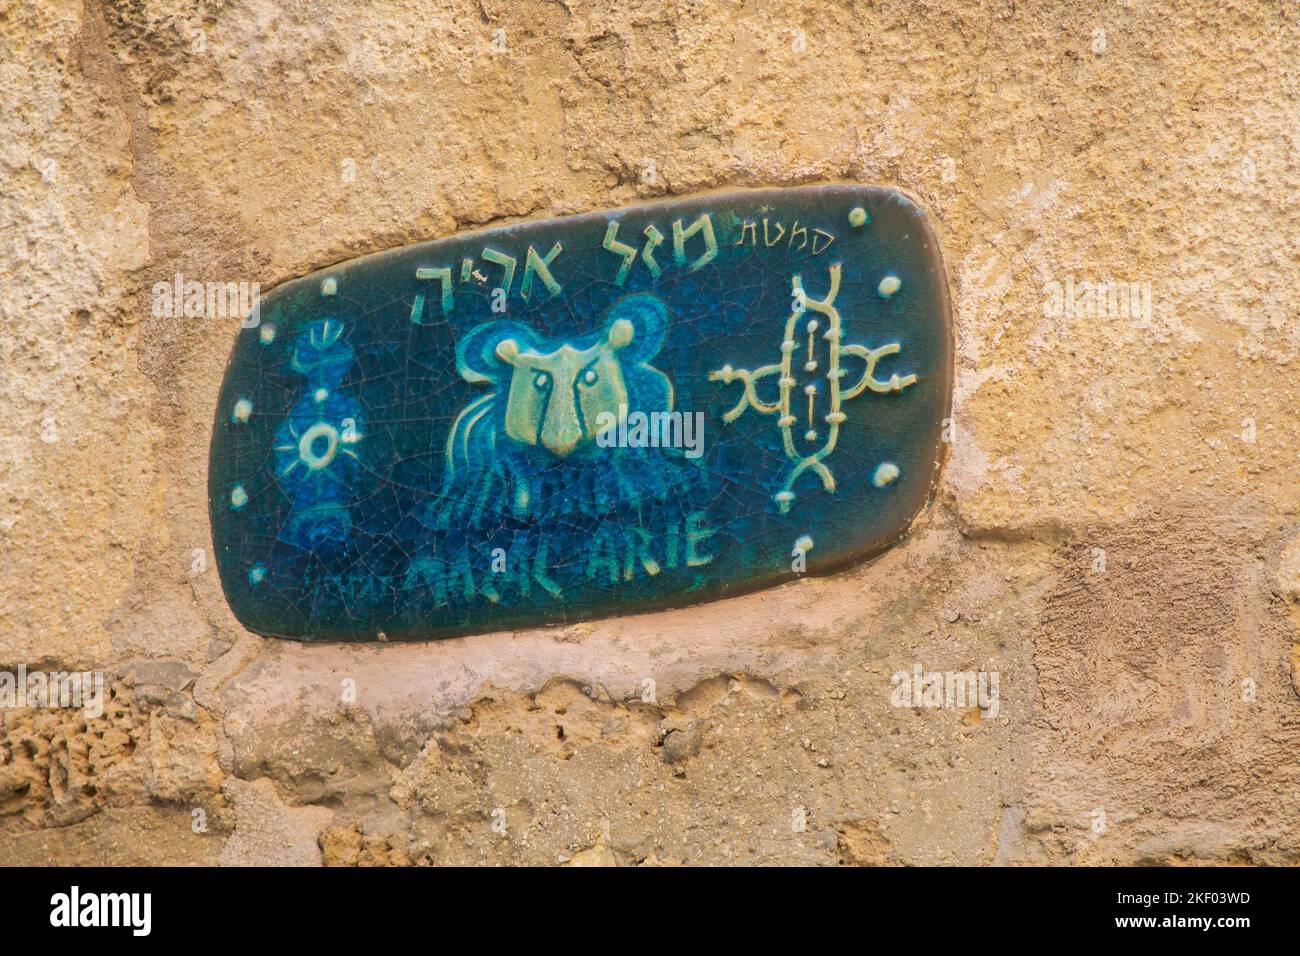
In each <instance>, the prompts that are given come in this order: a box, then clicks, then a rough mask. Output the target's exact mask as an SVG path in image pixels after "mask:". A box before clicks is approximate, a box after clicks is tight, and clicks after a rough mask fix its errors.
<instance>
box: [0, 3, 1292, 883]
mask: <svg viewBox="0 0 1300 956" xmlns="http://www.w3.org/2000/svg"><path fill="white" fill-rule="evenodd" d="M501 30H503V31H505V32H504V34H499V33H496V31H501ZM796 31H802V33H798V32H796ZM1098 31H1104V36H1103V35H1102V34H1101V33H1099V32H1098ZM494 36H495V38H496V41H497V45H498V46H500V43H501V40H502V39H504V42H505V51H504V52H496V53H494V52H493V42H494ZM801 39H802V42H803V43H806V48H804V49H802V50H801V49H799V48H800V46H801ZM1297 49H1300V10H1297V8H1296V7H1295V6H1294V5H1290V4H1277V3H1272V2H1266V0H1258V2H1256V0H1229V2H1226V3H1223V4H1217V5H1211V4H1181V3H1179V4H1175V3H1155V2H1151V0H1130V2H1127V3H1125V4H1122V5H1121V4H1113V3H1100V2H1088V0H1085V2H1071V3H1065V2H1060V3H1039V4H1016V3H1014V2H1008V3H1002V4H984V5H975V4H950V3H943V4H940V3H927V2H920V3H904V2H901V0H900V2H886V3H873V4H849V3H838V4H807V5H799V4H796V3H792V2H787V0H765V2H754V0H744V2H732V3H728V2H719V3H684V2H682V3H679V2H667V3H663V2H658V0H655V2H648V0H647V2H640V3H637V2H630V3H624V2H615V3H601V4H596V3H591V4H584V3H578V2H573V0H568V2H555V3H545V2H534V0H521V2H518V3H506V2H497V0H482V2H478V3H451V4H438V5H433V4H428V3H423V2H421V3H417V2H414V0H406V2H404V0H381V2H378V3H374V4H367V5H361V6H357V5H353V4H325V3H322V2H320V0H286V2H275V0H223V2H200V3H199V4H198V5H197V6H196V5H194V4H193V3H185V4H182V3H179V2H174V0H144V2H139V0H134V2H120V3H118V2H107V0H88V2H86V3H84V4H83V3H80V2H76V0H38V2H34V3H33V2H28V0H0V91H2V92H0V101H2V102H3V105H4V107H5V108H4V109H3V110H2V111H0V177H2V181H3V189H0V236H3V241H0V273H2V274H3V276H4V280H5V281H4V282H3V283H0V406H2V407H3V411H4V415H3V424H0V445H2V448H0V552H2V553H3V558H2V559H0V668H9V669H13V668H16V667H17V666H18V665H20V664H26V665H28V666H31V667H36V666H45V667H48V668H51V669H52V668H85V667H94V668H98V669H101V670H103V671H104V673H105V676H106V683H107V684H108V686H110V687H112V689H113V697H112V699H111V701H110V703H109V706H108V707H107V708H106V710H105V713H104V715H103V716H102V717H100V718H97V719H94V720H87V719H83V718H82V716H81V715H80V714H79V713H78V712H67V711H34V712H33V711H13V710H11V711H3V712H0V863H45V862H59V863H73V862H84V861H88V860H94V861H103V862H158V863H171V862H201V863H216V862H222V863H228V864H236V863H260V862H282V863H306V864H315V863H321V862H324V863H327V864H345V865H406V864H414V865H421V864H438V863H478V862H487V863H537V864H560V863H568V864H573V865H593V864H594V865H607V864H620V865H634V864H641V865H672V864H676V863H742V862H785V863H810V864H824V865H836V864H851V865H861V864H866V865H878V864H918V863H998V864H1018V863H1042V862H1068V863H1089V864H1091V863H1124V862H1161V863H1168V862H1193V863H1206V862H1256V863H1275V864H1281V863H1290V864H1294V863H1297V862H1300V769H1298V766H1297V764H1298V762H1297V760H1296V754H1297V752H1300V515H1298V510H1300V482H1297V480H1296V478H1297V473H1298V472H1300V433H1297V429H1296V414H1295V409H1296V407H1297V404H1298V403H1300V377H1298V376H1297V363H1298V362H1300V308H1298V307H1297V304H1296V301H1295V277H1296V275H1297V274H1300V208H1298V207H1300V165H1298V163H1297V147H1298V146H1300V68H1298V67H1297V65H1296V64H1297V58H1296V51H1297ZM352 171H355V176H353V175H351V173H352ZM834 180H851V181H858V182H865V183H883V184H891V185H896V186H899V187H901V188H903V189H905V190H908V191H909V192H910V193H912V194H913V195H914V196H915V197H916V198H917V199H918V201H919V202H921V203H922V205H923V206H924V207H925V208H926V209H927V210H929V212H930V214H931V215H932V216H933V218H934V221H935V224H936V228H937V229H938V232H939V235H940V238H941V241H942V243H943V245H944V249H945V254H946V257H947V263H948V269H949V275H950V280H951V283H952V288H953V292H954V298H955V302H956V320H957V326H958V329H957V336H958V337H957V347H958V369H957V373H958V374H957V382H958V384H957V390H956V396H955V402H956V405H955V407H956V420H957V422H956V424H957V427H956V434H955V441H954V442H953V447H952V451H951V459H950V461H949V463H948V466H947V470H946V472H945V479H944V485H943V488H942V491H941V494H940V495H939V496H938V498H937V499H936V501H935V502H934V503H933V505H932V506H931V507H930V508H928V509H927V511H926V512H925V513H923V515H922V516H921V517H920V518H919V519H918V521H917V523H916V525H915V527H914V528H913V531H912V534H911V536H910V537H909V539H908V540H907V541H906V542H904V543H903V544H902V545H901V546H899V547H898V548H896V549H895V550H893V551H891V552H889V553H887V554H886V555H884V556H883V557H881V558H879V559H878V560H876V561H874V562H872V563H870V564H868V565H864V566H861V567H858V568H856V569H853V570H851V571H848V572H845V573H842V574H839V575H836V576H833V577H830V578H825V579H819V580H805V581H802V582H800V583H798V584H795V585H792V586H789V587H784V588H780V589H777V590H775V591H770V592H766V593H761V594H756V595H751V596H748V597H745V598H739V599H735V600H730V601H726V602H721V603H718V604H713V605H708V606H704V607H699V608H691V609H683V610H678V611H671V612H666V613H662V614H654V615H644V616H631V617H625V618H613V619H608V620H604V621H599V622H594V623H591V624H584V625H580V626H575V627H570V628H562V629H544V630H535V631H521V632H517V633H511V634H494V635H482V636H477V637H469V638H465V639H460V640H453V641H448V642H445V643H441V644H435V645H424V646H384V645H376V646H371V647H363V648H351V647H339V646H325V647H303V646H300V645H296V644H292V643H286V642H279V641H274V640H263V639H261V638H257V637H255V636H253V635H251V634H248V633H246V632H243V631H242V629H240V628H239V626H238V625H237V623H236V622H235V621H234V619H233V617H232V616H231V615H230V613H229V611H228V609H227V608H226V606H225V602H224V599H223V598H222V596H221V593H220V589H219V586H218V584H217V581H216V576H215V574H214V570H213V568H212V564H211V555H210V554H208V553H207V551H208V550H209V549H210V544H209V542H210V537H209V532H208V524H207V511H206V502H205V494H204V489H205V475H206V464H207V462H206V455H207V448H208V437H209V429H210V423H211V418H212V405H213V402H214V400H215V396H216V392H217V388H218V385H219V383H220V379H221V375H222V372H223V370H224V366H225V361H226V357H227V355H228V353H229V349H230V345H231V343H232V341H233V338H234V336H235V334H236V326H235V323H233V322H231V321H229V320H225V321H222V320H217V319H180V318H156V317H154V316H153V315H152V314H151V309H150V304H151V293H150V290H151V288H152V285H153V284H154V283H155V282H160V281H169V280H170V279H171V277H172V276H173V275H174V274H175V273H176V272H181V273H183V274H184V275H185V276H186V277H187V278H192V279H198V280H199V281H239V280H248V281H258V282H261V283H262V286H263V288H270V287H271V286H272V285H274V284H275V283H278V282H280V281H283V280H285V279H287V278H290V277H293V276H295V275H299V274H301V273H304V272H306V271H309V270H311V269H315V268H319V267H321V266H324V265H327V264H329V263H332V262H335V261H337V260H339V259H342V258H347V257H351V256H354V255H359V254H361V253H365V252H369V251H373V250H378V249H384V248H388V247H390V246H393V245H397V244H402V243H406V242H410V241H414V240H418V239H424V238H430V237H435V236H442V235H447V234H450V233H451V232H453V231H455V230H457V229H460V228H466V227H470V226H473V225H476V224H482V223H498V222H506V221H510V220H512V219H517V218H519V217H525V216H542V215H553V214H561V213H567V212H576V211H583V210H589V209H594V208H600V207H608V206H613V205H617V204H620V203H625V202H628V201H632V200H634V199H637V198H642V197H653V196H660V195H669V194H681V193H686V192H691V191H695V190H702V189H708V188H714V187H723V186H735V185H774V184H775V185H779V184H790V183H803V182H819V181H834ZM1071 275H1073V276H1074V277H1075V278H1076V280H1077V281H1085V280H1087V281H1099V280H1103V281H1104V280H1117V281H1118V280H1122V281H1126V282H1146V283H1150V287H1151V293H1152V305H1153V308H1152V314H1151V317H1150V321H1149V322H1147V321H1143V320H1141V319H1140V317H1139V318H1137V319H1135V318H1131V317H1129V316H1127V315H1118V316H1116V315H1107V316H1104V317H1087V318H1083V317H1066V316H1064V315H1058V316H1052V315H1051V314H1050V310H1048V309H1045V307H1044V301H1045V299H1046V294H1045V291H1044V290H1045V288H1046V286H1047V284H1048V283H1051V282H1062V283H1064V282H1065V281H1066V278H1067V277H1068V276H1071ZM195 549H203V553H198V552H196V550H195ZM915 663H920V664H922V666H924V667H925V668H926V669H934V670H945V671H946V670H966V669H973V670H994V671H997V672H998V673H999V674H1000V677H1001V707H1000V712H999V714H998V716H997V717H995V718H991V719H986V718H983V717H981V715H980V713H979V711H978V710H973V709H960V710H959V709H925V708H912V707H903V708H899V707H894V706H892V705H891V703H890V694H891V690H892V686H891V683H890V675H891V674H893V673H894V672H896V671H910V670H911V668H912V667H913V665H914V664H915ZM352 688H355V694H353V693H352Z"/></svg>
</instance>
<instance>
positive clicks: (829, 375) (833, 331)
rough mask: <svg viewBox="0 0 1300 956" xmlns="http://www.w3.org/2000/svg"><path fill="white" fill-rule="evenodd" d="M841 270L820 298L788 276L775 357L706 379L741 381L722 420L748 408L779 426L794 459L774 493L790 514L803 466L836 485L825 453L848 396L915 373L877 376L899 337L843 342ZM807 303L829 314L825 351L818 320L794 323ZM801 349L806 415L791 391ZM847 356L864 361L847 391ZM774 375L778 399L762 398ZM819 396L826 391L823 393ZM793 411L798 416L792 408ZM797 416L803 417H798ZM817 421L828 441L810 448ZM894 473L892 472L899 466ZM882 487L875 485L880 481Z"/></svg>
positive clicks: (896, 387) (834, 270)
mask: <svg viewBox="0 0 1300 956" xmlns="http://www.w3.org/2000/svg"><path fill="white" fill-rule="evenodd" d="M840 269H841V267H840V263H836V264H834V265H833V266H831V267H830V291H828V292H827V293H826V296H825V297H824V298H822V299H813V298H810V297H809V296H808V294H807V292H805V291H804V287H803V278H802V276H800V275H797V274H796V275H795V276H793V277H792V278H791V286H792V291H793V299H794V301H793V306H792V308H791V311H790V315H789V317H788V318H787V319H786V320H785V334H784V337H783V338H782V340H781V361H780V362H779V363H777V364H773V365H764V366H761V367H760V368H757V369H754V370H753V371H750V370H748V369H735V368H732V367H731V366H730V365H724V366H723V367H722V368H720V369H718V370H717V371H714V372H710V373H709V380H710V381H716V382H722V383H723V384H724V385H730V384H731V383H732V382H736V381H739V382H741V383H743V385H744V390H743V391H742V392H741V395H740V401H739V402H737V403H736V405H735V407H733V408H732V409H731V410H730V411H728V412H726V413H725V414H724V415H723V416H722V420H723V421H724V422H728V423H730V422H734V421H735V420H736V419H737V418H739V417H740V416H741V415H743V414H744V413H745V410H746V409H749V408H752V409H754V411H756V412H758V413H759V414H760V415H776V416H778V417H777V420H776V425H777V428H778V429H780V432H781V442H782V447H783V448H784V451H785V456H786V457H787V458H788V459H789V460H790V461H791V462H792V463H793V464H792V466H791V467H790V468H789V469H788V471H787V472H786V476H785V481H784V482H783V483H782V485H781V488H780V490H779V491H777V492H776V494H775V495H773V496H772V497H773V498H774V499H775V501H776V503H777V506H778V507H779V508H780V509H781V513H782V514H785V513H787V512H788V511H789V510H790V506H791V504H793V503H794V500H795V492H794V487H795V482H797V481H798V480H799V478H800V476H801V475H803V473H804V472H806V471H811V472H812V473H813V474H815V475H816V476H817V477H818V478H820V479H821V483H822V487H823V488H824V489H825V490H826V491H828V492H832V493H833V492H834V491H835V475H834V473H833V472H832V471H831V469H830V466H829V465H827V464H826V459H828V458H830V456H831V455H832V454H833V453H834V451H835V446H836V444H837V443H838V441H839V434H840V426H841V425H843V424H844V422H845V421H846V420H847V415H846V414H845V413H844V411H843V410H842V409H843V405H844V403H845V402H848V401H851V400H852V399H855V398H857V397H858V396H859V395H861V394H862V393H863V392H865V391H867V390H868V389H870V390H871V391H872V392H876V393H877V394H888V393H891V392H901V391H902V390H903V389H905V388H907V387H908V386H909V385H913V384H915V382H916V376H915V375H904V376H899V375H898V374H897V373H894V374H893V375H891V376H890V377H889V378H888V379H887V380H886V381H883V382H882V381H881V380H880V379H878V378H876V364H877V363H878V362H879V361H880V360H881V359H882V358H885V357H886V356H888V355H895V354H897V353H898V352H899V351H900V349H901V347H900V346H899V344H898V343H897V342H890V343H889V344H887V345H882V346H880V347H879V348H874V349H873V348H868V347H867V346H865V345H858V344H855V343H850V344H847V345H845V344H842V343H841V342H840V339H841V337H842V335H843V327H844V323H843V319H841V317H840V313H839V310H838V309H836V308H835V297H836V296H837V295H839V291H840ZM895 281H897V280H896V279H895ZM897 288H898V287H897V286H893V288H892V290H891V294H892V291H897ZM810 309H811V310H812V311H813V312H816V313H817V314H819V315H821V316H823V317H825V319H826V320H827V328H826V331H825V332H823V333H822V335H821V338H822V340H823V341H824V342H825V347H824V350H823V349H822V347H821V345H820V344H819V343H818V341H817V332H818V331H819V329H820V327H821V326H820V323H819V322H818V320H817V319H809V320H808V321H807V323H806V324H805V325H804V326H803V328H802V329H800V328H799V323H800V321H801V320H802V319H803V318H804V316H805V315H806V314H807V312H808V310H810ZM801 333H806V335H807V339H806V345H805V344H804V342H803V341H801V338H802V336H801ZM800 348H803V350H804V352H803V362H802V368H803V371H804V372H805V373H806V374H808V375H809V376H811V378H810V380H809V381H808V382H807V384H805V385H804V386H803V388H802V393H803V395H805V396H807V405H806V409H807V414H806V416H804V415H803V410H802V409H796V405H795V403H796V401H797V400H798V397H799V396H798V395H797V394H796V386H798V384H799V382H798V380H796V378H795V370H794V356H795V353H796V352H797V351H799V349H800ZM822 354H825V356H826V373H825V379H826V382H825V385H824V386H821V385H820V383H819V381H818V377H817V374H818V373H819V372H820V370H821V367H822V366H821V364H820V362H821V355H822ZM845 358H856V359H862V360H863V362H865V363H866V364H865V366H864V368H863V370H862V374H861V375H860V376H859V378H858V380H857V381H856V382H854V383H853V385H851V386H850V387H848V388H847V389H846V388H844V387H843V386H842V385H841V382H840V380H841V379H842V378H843V377H844V375H845V371H846V370H845V368H844V366H843V364H842V363H843V360H844V359H845ZM774 376H775V377H776V383H777V392H776V397H775V399H774V400H772V401H770V402H764V401H762V400H761V399H760V398H759V395H758V390H759V383H760V382H762V381H763V380H764V379H768V378H772V377H774ZM822 395H825V398H824V399H823V398H822V397H821V396H822ZM822 408H824V409H825V413H824V414H820V411H821V409H822ZM796 411H798V412H799V414H796ZM801 418H803V421H802V422H801V421H800V419H801ZM822 423H825V425H826V426H827V427H826V438H825V441H824V442H823V443H822V444H821V446H820V447H817V448H815V449H809V448H808V446H809V445H813V444H814V443H816V442H817V441H818V440H819V438H820V436H821V432H820V430H819V429H820V425H821V424H822ZM801 424H802V425H805V426H806V429H807V430H806V431H805V432H804V433H803V436H802V437H803V442H802V443H801V442H800V441H799V439H798V437H797V436H796V427H798V426H799V425H801ZM891 467H892V466H891ZM895 473H897V469H896V468H895ZM889 480H892V479H887V480H886V481H885V482H884V483H885V484H887V483H888V481H889ZM880 486H881V485H879V484H878V487H880Z"/></svg>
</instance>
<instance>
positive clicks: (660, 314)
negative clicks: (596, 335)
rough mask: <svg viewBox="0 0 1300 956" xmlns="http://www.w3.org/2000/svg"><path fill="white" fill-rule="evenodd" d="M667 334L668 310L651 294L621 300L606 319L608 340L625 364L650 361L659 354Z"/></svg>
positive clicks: (639, 293)
mask: <svg viewBox="0 0 1300 956" xmlns="http://www.w3.org/2000/svg"><path fill="white" fill-rule="evenodd" d="M629 329H630V334H629ZM667 333H668V307H667V306H666V305H664V304H663V300H661V299H660V298H659V297H658V296H657V295H652V294H651V293H649V292H638V293H637V294H636V295H630V296H628V297H627V298H626V299H621V300H619V301H618V302H616V303H614V305H613V307H612V308H611V309H610V310H609V312H608V314H607V315H606V316H605V338H606V340H607V341H609V342H610V344H611V345H613V346H614V347H615V348H617V349H619V357H620V358H621V359H622V360H623V361H624V362H648V361H650V359H652V358H654V357H655V356H656V355H658V354H659V349H660V348H662V347H663V344H664V336H665V335H666V334H667Z"/></svg>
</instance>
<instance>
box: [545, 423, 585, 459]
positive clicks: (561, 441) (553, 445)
mask: <svg viewBox="0 0 1300 956" xmlns="http://www.w3.org/2000/svg"><path fill="white" fill-rule="evenodd" d="M580 441H582V433H581V432H580V431H578V429H577V428H559V429H556V430H555V431H554V432H551V431H549V430H548V431H545V432H543V433H542V445H543V447H545V448H546V450H547V451H549V452H550V453H551V454H552V455H554V456H555V457H556V458H568V457H569V455H571V454H572V453H573V449H575V448H577V447H578V442H580Z"/></svg>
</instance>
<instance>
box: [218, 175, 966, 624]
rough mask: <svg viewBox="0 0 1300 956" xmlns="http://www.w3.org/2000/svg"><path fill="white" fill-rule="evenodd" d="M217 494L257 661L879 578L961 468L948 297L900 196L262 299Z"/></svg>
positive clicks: (559, 229)
mask: <svg viewBox="0 0 1300 956" xmlns="http://www.w3.org/2000/svg"><path fill="white" fill-rule="evenodd" d="M246 325H248V326H249V327H247V328H245V329H243V330H242V331H241V332H240V334H239V337H238V340H237V341H236V344H235V347H234V352H233V355H232V357H231V360H230V364H229V367H228V369H227V372H226V377H225V381H224V383H223V385H222V389H221V393H220V399H219V404H218V407H217V410H216V423H215V426H214V431H213V437H212V449H211V462H210V473H209V502H210V509H211V519H212V528H213V537H214V543H215V549H216V556H217V562H218V566H219V569H220V574H221V581H222V585H223V587H224V589H225V593H226V596H227V598H228V600H229V602H230V605H231V607H232V608H233V610H234V612H235V614H236V616H237V617H238V618H239V619H240V621H241V622H243V624H244V625H245V626H247V627H248V628H250V629H251V630H253V631H256V632H258V633H261V634H266V635H274V636H280V637H290V638H299V639H304V640H349V641H370V640H377V639H390V640H407V639H427V638H437V637H445V636H450V635H456V634H464V633H470V632H475V631H490V630H499V629H504V628H518V627H525V626H531V625H538V624H544V623H553V622H570V621H575V620H580V619H584V618H590V617H594V616H600V615H608V614H615V613H631V612H638V611H645V610H650V609H655V608H663V607H671V606H679V605H686V604H691V603H695V602H699V601H705V600H711V599H715V598H718V597H722V596H724V595H729V594H735V593H741V592H744V591H748V590H752V589H755V588H759V587H766V586H770V585H774V584H777V583H780V582H783V581H787V580H790V579H792V578H794V577H797V576H799V575H802V574H817V573H824V572H827V571H832V570H835V569H839V568H842V567H844V566H846V565H848V564H850V563H852V562H855V561H860V560H862V559H863V558H866V557H868V556H870V555H872V554H874V553H876V552H879V551H880V550H882V549H884V548H886V547H888V546H889V545H890V544H892V543H894V542H895V541H897V540H898V539H899V537H900V536H901V535H902V534H903V533H904V532H905V531H906V529H907V527H908V526H909V524H910V523H911V521H912V519H913V518H914V516H915V515H916V514H917V512H918V511H919V510H920V508H921V507H922V506H923V505H924V503H925V501H926V499H927V497H928V496H929V495H930V493H931V491H932V489H933V487H934V485H935V482H936V480H937V476H938V470H939V466H940V463H941V460H942V458H943V450H944V445H943V430H944V428H945V424H946V418H947V416H948V414H949V399H950V392H951V379H952V343H951V334H952V333H951V323H950V316H949V301H948V291H947V284H946V278H945V276H944V271H943V265H942V261H941V258H940V254H939V249H938V245H937V242H936V240H935V237H934V235H933V233H932V231H931V230H930V228H929V226H928V224H927V221H926V219H925V216H924V215H923V213H922V212H921V210H920V209H919V208H918V207H917V206H916V205H915V204H914V203H913V202H912V201H911V200H909V199H907V198H906V197H904V196H903V195H901V194H900V193H898V192H896V191H893V190H889V189H880V188H866V187H860V186H842V185H837V186H812V187H801V188H790V189H769V190H745V191H736V192H726V193H715V194H707V195H702V196H697V197H692V198H687V199H681V200H672V201H667V202H658V203H652V204H647V205H642V206H637V207H632V208H626V209H616V210H608V211H601V212H594V213H589V214H585V215H579V216H571V217H566V218H561V219H553V220H548V221H541V222H529V223H523V224H518V225H511V226H505V227H501V228H495V229H489V230H485V231H481V232H475V233H467V234H463V235H456V236H453V237H450V238H447V239H443V240H438V241H434V242H428V243H423V244H419V245H414V246H409V247H406V248H402V249H395V250H392V251H389V252H384V253H380V254H376V255H371V256H366V257H364V258H359V259H355V260H352V261H349V262H344V263H341V264H339V265H337V266H334V267H331V268H329V269H325V270H322V271H320V272H318V273H314V274H312V275H309V276H306V277H304V278H301V279H297V280H295V281H292V282H288V283H285V284H283V285H281V286H279V287H278V288H276V289H275V290H274V291H272V292H271V293H269V294H267V295H265V296H264V297H263V298H262V300H261V303H260V308H259V311H258V314H257V315H256V316H255V321H249V322H247V323H246Z"/></svg>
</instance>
